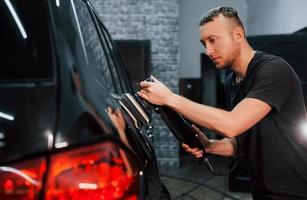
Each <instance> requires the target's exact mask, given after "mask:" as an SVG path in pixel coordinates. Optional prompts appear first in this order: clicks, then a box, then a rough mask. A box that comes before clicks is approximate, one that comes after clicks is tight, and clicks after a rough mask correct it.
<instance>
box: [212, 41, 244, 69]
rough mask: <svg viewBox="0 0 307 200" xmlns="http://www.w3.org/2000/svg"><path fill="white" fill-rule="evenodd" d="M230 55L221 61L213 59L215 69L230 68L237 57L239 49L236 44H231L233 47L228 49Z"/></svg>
mask: <svg viewBox="0 0 307 200" xmlns="http://www.w3.org/2000/svg"><path fill="white" fill-rule="evenodd" d="M230 52H231V53H230V55H229V56H228V58H227V59H224V60H223V61H222V62H218V61H213V63H214V64H215V66H216V68H217V69H220V70H227V69H231V68H232V66H233V64H234V62H235V60H236V58H239V55H240V49H239V46H238V45H235V44H233V48H232V49H231V50H230Z"/></svg>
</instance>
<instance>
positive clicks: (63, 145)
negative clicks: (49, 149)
mask: <svg viewBox="0 0 307 200" xmlns="http://www.w3.org/2000/svg"><path fill="white" fill-rule="evenodd" d="M67 146H68V142H59V143H56V144H55V148H57V149H61V148H64V147H67Z"/></svg>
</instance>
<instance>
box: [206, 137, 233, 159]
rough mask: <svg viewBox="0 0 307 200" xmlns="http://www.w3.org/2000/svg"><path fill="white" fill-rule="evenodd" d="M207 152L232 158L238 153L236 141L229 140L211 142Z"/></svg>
mask: <svg viewBox="0 0 307 200" xmlns="http://www.w3.org/2000/svg"><path fill="white" fill-rule="evenodd" d="M205 151H206V153H211V154H215V155H219V156H227V157H232V156H234V155H235V154H236V151H237V144H236V140H235V139H228V138H224V139H222V140H210V145H209V146H208V147H207V148H206V149H205Z"/></svg>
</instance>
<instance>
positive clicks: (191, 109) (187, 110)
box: [166, 94, 235, 137]
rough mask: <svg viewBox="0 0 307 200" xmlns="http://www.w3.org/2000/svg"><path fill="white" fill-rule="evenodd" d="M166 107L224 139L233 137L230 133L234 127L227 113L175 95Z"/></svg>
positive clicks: (229, 114)
mask: <svg viewBox="0 0 307 200" xmlns="http://www.w3.org/2000/svg"><path fill="white" fill-rule="evenodd" d="M166 105H167V106H169V107H170V108H172V109H174V110H175V111H177V112H178V113H180V114H181V115H183V116H184V117H185V118H187V119H189V120H191V121H193V122H194V123H196V124H198V125H200V126H202V127H206V128H208V129H211V130H213V131H215V132H217V134H221V135H223V136H226V137H234V136H235V135H233V133H232V131H233V130H234V127H232V124H233V123H231V122H230V120H231V113H230V112H228V111H225V110H221V109H217V108H213V107H210V106H206V105H202V104H198V103H195V102H192V101H190V100H189V99H186V98H184V97H181V96H178V95H176V94H174V95H173V96H172V97H171V98H170V101H168V102H167V103H166Z"/></svg>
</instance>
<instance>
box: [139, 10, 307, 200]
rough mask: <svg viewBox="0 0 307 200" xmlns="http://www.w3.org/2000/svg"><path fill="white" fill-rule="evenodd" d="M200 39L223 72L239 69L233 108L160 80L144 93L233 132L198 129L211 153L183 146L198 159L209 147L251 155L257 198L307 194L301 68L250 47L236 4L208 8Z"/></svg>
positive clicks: (231, 90) (230, 86)
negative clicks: (212, 135)
mask: <svg viewBox="0 0 307 200" xmlns="http://www.w3.org/2000/svg"><path fill="white" fill-rule="evenodd" d="M200 40H201V42H202V43H203V44H204V46H205V50H206V54H207V55H208V57H209V58H210V59H211V60H212V61H213V63H214V64H215V65H216V67H217V68H218V69H231V70H232V73H231V74H230V75H229V76H228V77H227V80H226V84H225V93H226V98H227V101H228V104H229V108H230V111H225V110H221V109H217V108H213V107H209V106H206V105H201V104H197V103H194V102H192V101H190V100H188V99H186V98H184V97H181V96H178V95H176V94H174V93H172V92H171V91H170V90H169V89H168V88H167V87H166V86H165V85H163V84H162V83H161V82H159V81H158V80H157V79H154V82H145V81H142V82H141V83H140V85H141V90H140V91H139V92H138V94H139V95H140V96H141V97H142V98H144V99H146V100H147V101H149V102H151V103H153V104H156V105H163V106H168V107H170V108H172V109H174V110H175V111H177V112H178V113H180V114H181V115H183V116H184V117H185V118H187V119H189V120H191V121H193V122H194V123H195V124H197V125H199V126H202V127H206V128H209V129H211V130H213V131H215V132H216V133H217V134H220V135H222V136H225V138H224V139H222V140H208V139H207V138H206V137H205V136H204V135H203V134H202V133H200V131H197V132H198V136H200V139H202V140H204V141H205V143H207V145H206V146H205V147H204V150H202V149H200V150H199V149H197V148H190V147H189V146H188V145H186V144H183V148H185V150H186V151H188V152H190V153H191V154H193V155H194V156H195V157H201V156H202V155H203V154H204V151H205V152H206V153H212V154H217V155H222V156H234V155H235V154H238V153H239V155H240V156H241V155H246V156H247V158H248V163H249V168H250V172H251V176H252V195H253V198H254V199H278V200H281V199H307V150H306V143H305V144H304V140H303V137H302V135H301V131H300V125H301V123H302V122H303V120H304V118H305V112H306V110H305V105H304V100H303V94H302V89H301V85H300V81H299V79H298V77H297V75H296V74H295V72H294V71H293V69H292V68H291V67H290V66H289V64H288V63H287V62H286V61H284V60H283V59H282V58H280V57H277V56H273V55H269V54H266V53H263V52H259V51H255V50H253V49H252V48H251V47H250V45H249V44H248V42H247V40H246V37H245V30H244V27H243V24H242V22H241V20H240V18H239V16H238V14H237V11H236V10H234V9H233V8H229V7H219V8H215V9H212V10H210V11H209V12H208V13H206V15H205V16H204V17H203V18H202V19H201V21H200ZM236 139H237V140H236ZM237 149H240V152H237Z"/></svg>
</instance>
